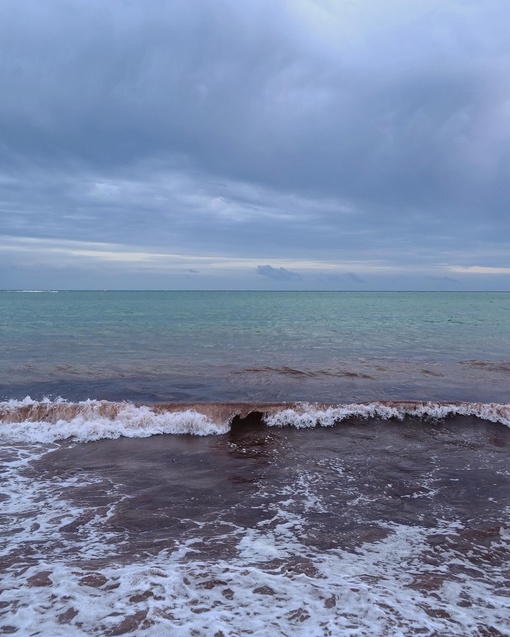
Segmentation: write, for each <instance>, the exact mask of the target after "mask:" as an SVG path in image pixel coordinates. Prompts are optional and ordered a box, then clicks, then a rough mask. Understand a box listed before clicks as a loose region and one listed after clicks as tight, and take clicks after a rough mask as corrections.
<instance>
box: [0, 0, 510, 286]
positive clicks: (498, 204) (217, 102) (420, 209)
mask: <svg viewBox="0 0 510 637" xmlns="http://www.w3.org/2000/svg"><path fill="white" fill-rule="evenodd" d="M509 18H510V8H508V5H507V3H506V2H505V1H504V0H486V1H485V2H479V1H477V2H475V1H468V0H465V1H464V2H459V1H457V0H455V1H454V0H441V2H439V0H427V1H425V0H416V1H415V2H413V3H409V2H404V1H403V0H395V1H394V2H392V3H380V2H379V1H378V0H377V1H376V0H360V1H359V2H357V3H350V2H340V1H339V2H335V3H332V2H328V1H327V0H322V1H318V0H315V1H314V0H307V1H304V2H301V3H296V2H291V1H290V0H289V1H285V0H281V1H279V2H274V1H273V2H269V0H246V1H245V2H242V3H241V2H233V1H232V0H228V1H227V0H214V1H213V0H202V1H200V2H198V1H197V0H187V1H184V0H182V1H179V0H175V1H173V2H166V1H165V2H163V1H159V0H154V1H153V2H151V3H150V5H147V4H146V3H141V2H137V1H129V0H126V1H125V2H115V3H104V2H99V1H98V0H72V1H71V0H59V1H57V0H49V1H48V2H45V3H41V2H36V1H35V0H32V1H30V0H18V1H17V2H16V3H12V2H7V0H0V82H1V84H0V85H1V86H2V99H1V100H0V140H1V141H0V234H1V235H3V236H6V237H18V238H20V239H22V238H23V237H30V238H33V239H44V240H47V241H50V240H52V241H58V240H79V241H82V242H85V243H87V242H89V243H93V242H96V243H97V242H104V243H108V244H112V245H116V246H118V248H116V249H117V250H118V251H119V252H120V251H123V250H124V251H126V250H127V251H130V250H131V251H136V250H138V251H147V252H157V253H158V254H159V253H162V252H167V253H172V254H179V255H183V256H185V257H201V256H207V257H211V258H218V259H226V258H228V259H233V260H237V262H239V260H240V259H243V258H245V259H253V260H254V262H255V265H254V264H253V263H251V262H250V263H246V272H250V273H251V275H250V276H252V277H254V282H253V285H257V282H260V281H261V280H262V279H261V277H260V276H258V277H257V275H256V261H258V263H261V262H262V263H264V262H265V263H268V262H271V263H272V264H273V265H269V264H268V266H267V267H270V268H271V270H268V271H267V272H272V273H273V274H274V272H281V271H289V272H291V273H296V274H297V276H299V277H300V278H301V279H302V281H303V285H304V286H305V287H310V286H312V287H313V286H314V285H318V286H320V285H323V284H325V283H324V282H325V281H326V280H327V279H328V277H330V278H329V281H330V283H331V285H332V286H333V287H336V286H337V285H338V284H339V281H343V282H344V284H352V285H354V284H358V285H362V284H364V283H365V282H366V284H367V285H368V286H369V287H370V286H371V285H372V286H373V285H375V284H374V279H371V278H370V276H372V277H375V276H378V277H379V280H380V283H378V284H377V285H381V286H383V287H384V286H386V285H395V284H396V283H395V280H394V279H392V278H391V277H394V276H397V277H398V276H401V277H403V279H402V281H404V280H405V283H402V285H408V283H409V281H411V283H410V284H411V285H417V286H420V285H421V283H419V280H421V281H422V282H423V285H431V286H432V287H434V285H435V284H438V282H441V281H443V282H445V284H446V283H447V284H451V282H452V281H453V280H454V279H459V276H460V278H462V277H464V279H465V280H466V281H467V280H468V279H466V277H467V276H468V275H469V276H471V277H472V276H475V279H473V278H471V279H469V285H470V286H478V285H482V284H481V283H479V282H478V281H479V277H482V278H484V280H485V281H488V280H489V279H488V278H487V277H492V278H490V284H488V285H489V287H505V286H506V287H507V288H508V287H509V286H510V283H509V275H510V271H509V270H508V269H509V268H510V263H509V259H508V236H510V223H509V218H510V215H509V212H508V202H509V201H510V180H509V179H508V174H509V169H510V165H509V162H510V110H509V109H508V104H509V103H510V101H509V100H510V84H509V82H508V77H510V39H509V38H508V27H507V24H508V21H509ZM9 245H10V248H9V250H8V251H7V248H6V247H5V246H7V242H5V243H4V248H5V249H4V251H3V252H2V246H1V245H0V273H2V272H5V277H8V273H9V271H11V272H12V271H14V270H16V269H17V268H21V269H23V268H24V270H25V271H26V273H27V276H28V270H29V266H28V265H27V259H26V251H25V252H23V251H19V250H18V251H16V249H15V246H14V244H9ZM48 245H49V244H46V243H41V244H39V251H38V252H37V250H35V248H34V250H33V262H34V267H35V266H36V262H37V259H39V261H38V263H39V266H38V267H42V266H44V264H46V267H48V268H57V270H58V268H59V262H58V258H57V256H55V255H57V252H58V251H57V252H55V251H53V252H51V250H50V249H49V248H48ZM36 254H38V255H39V256H38V257H37V258H36ZM51 254H53V256H54V257H55V258H54V259H50V258H49V256H48V255H50V256H51ZM58 254H60V253H58ZM60 263H61V264H62V263H64V262H63V261H61V262H60ZM98 263H99V261H98ZM101 263H103V261H101ZM126 263H127V262H126ZM282 263H283V264H282ZM300 263H301V265H300ZM321 264H324V267H323V268H322V270H321ZM335 264H336V265H335ZM89 265H90V264H89ZM196 265H197V263H191V264H189V263H188V264H184V265H182V268H183V270H182V271H183V272H184V271H185V270H186V269H187V270H188V273H187V275H186V276H187V279H183V280H182V281H183V282H182V285H186V281H187V280H189V279H190V278H193V281H196V285H197V286H200V285H206V283H205V282H204V279H203V278H201V276H202V274H203V273H207V272H209V273H210V274H211V272H212V271H209V270H207V267H206V266H205V265H204V267H201V266H200V267H193V266H196ZM73 267H75V268H78V269H79V268H80V267H89V266H86V264H85V262H83V263H82V266H80V263H79V259H78V257H77V258H76V262H75V263H74V265H73ZM158 267H163V266H162V265H160V266H158ZM165 267H168V268H169V272H173V273H174V274H175V275H176V276H177V274H178V267H177V266H175V267H174V266H170V265H167V266H165ZM172 267H174V270H172ZM236 267H237V266H236V265H235V264H234V263H232V264H230V265H228V264H227V263H225V270H224V271H222V274H221V276H220V275H219V274H217V277H218V279H217V280H218V283H217V284H218V286H220V287H222V286H226V287H228V285H229V281H230V280H231V279H230V278H229V275H228V274H227V270H228V268H230V271H231V273H232V276H234V277H235V276H237V275H235V272H236ZM239 267H240V266H239ZM263 267H266V266H263ZM335 267H337V270H336V271H335V272H333V271H332V269H333V270H334V268H335ZM175 268H177V269H175ZM455 268H457V270H455ZM459 268H460V270H459ZM466 268H470V269H466ZM491 268H492V270H491ZM241 269H242V268H241ZM190 270H199V272H197V273H196V274H195V273H194V275H193V277H189V271H190ZM240 271H241V270H239V272H240ZM48 272H50V270H48ZM52 272H53V271H52ZM267 272H266V276H265V278H266V279H268V280H269V279H272V280H277V281H279V282H281V283H282V284H283V283H285V282H286V281H290V280H289V279H287V280H286V279H284V278H279V279H278V277H275V276H270V275H268V274H267ZM346 272H348V274H347V275H345V273H346ZM452 273H454V274H453V276H450V275H452ZM48 276H50V274H48ZM51 276H53V277H55V274H54V273H52V274H51ZM94 276H95V275H94V274H93V273H91V274H90V278H89V281H90V284H89V285H90V286H91V287H94V281H95V280H96V279H95V278H94ZM118 276H119V278H117V279H116V281H118V282H119V285H122V278H121V275H118ZM182 276H185V275H184V274H183V275H182ZM211 276H212V274H211ZM239 276H241V274H239ZM242 276H248V275H247V274H246V275H244V274H243V275H242ZM147 277H149V275H148V274H147ZM335 277H337V278H336V279H335ZM338 277H340V278H338ZM406 277H407V278H406ZM409 277H411V278H409ZM413 277H414V278H413ZM420 277H421V279H420ZM434 277H435V278H434ZM476 277H478V278H476ZM57 278H58V277H57ZM64 278H65V277H64ZM64 278H62V281H64ZM15 280H16V281H18V280H25V279H19V278H16V277H14V278H12V281H15ZM84 280H85V281H86V280H87V277H86V275H85V279H84ZM149 280H150V278H147V279H144V281H149ZM5 281H6V283H5V284H4V285H3V286H2V285H0V287H10V286H11V284H10V283H9V280H8V278H5ZM153 281H154V285H159V284H160V282H159V279H158V280H157V281H156V279H153ZM176 281H177V279H176ZM243 281H244V284H243V283H242V282H241V279H239V282H238V284H239V285H241V286H243V285H246V286H248V287H249V286H250V285H251V283H250V282H249V281H248V280H247V279H243ZM321 281H322V283H320V282H321ZM333 281H336V282H335V283H333ZM413 281H414V283H413ZM425 281H428V284H426V283H424V282H425ZM434 282H435V283H434ZM146 284H147V285H150V283H146ZM176 284H178V285H180V283H176ZM50 285H51V284H50ZM62 285H64V286H65V285H66V283H65V282H63V283H62ZM207 285H214V283H212V282H209V283H207ZM396 285H398V283H397V284H396ZM483 285H486V284H485V283H484V284H483ZM483 285H482V287H483Z"/></svg>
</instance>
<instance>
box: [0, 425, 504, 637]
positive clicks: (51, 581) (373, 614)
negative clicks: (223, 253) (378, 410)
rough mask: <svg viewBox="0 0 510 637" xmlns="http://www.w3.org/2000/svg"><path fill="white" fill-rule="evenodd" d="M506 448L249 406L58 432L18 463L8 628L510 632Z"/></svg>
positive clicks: (477, 428)
mask: <svg viewBox="0 0 510 637" xmlns="http://www.w3.org/2000/svg"><path fill="white" fill-rule="evenodd" d="M509 449H510V429H509V428H508V427H505V426H502V425H499V424H492V423H488V422H484V421H481V420H479V419H477V418H472V417H454V418H448V419H446V420H443V421H423V420H418V419H410V418H408V419H406V420H404V421H403V422H395V421H383V420H378V419H372V420H368V421H360V420H355V419H353V420H350V421H347V422H344V423H342V424H340V425H337V426H335V427H320V428H315V429H306V430H304V429H303V430H300V429H295V428H292V427H283V428H278V427H267V426H265V425H263V424H262V423H261V422H260V419H258V418H257V416H256V415H253V414H252V415H251V416H249V417H247V418H245V419H239V418H238V419H236V420H235V421H234V423H233V425H232V430H231V431H230V433H228V434H225V435H222V436H206V437H198V436H188V435H161V436H153V437H151V438H145V439H125V438H120V439H117V440H101V441H98V442H89V443H83V444H75V445H72V446H71V445H67V444H61V445H60V446H59V447H58V448H54V447H53V449H52V450H51V451H50V452H47V453H44V454H42V455H41V456H40V458H39V459H36V460H34V461H32V462H30V463H28V464H26V466H25V467H24V468H22V469H20V475H21V477H22V482H21V483H20V484H21V485H22V488H23V489H25V490H26V491H27V492H28V491H29V490H30V489H32V490H33V493H32V495H31V496H30V497H32V505H31V506H28V507H25V508H24V509H20V510H18V511H15V510H13V511H12V512H11V517H10V519H9V529H10V530H9V534H8V542H7V548H5V547H4V550H3V551H2V557H1V558H0V568H1V570H2V572H3V573H4V574H5V576H4V577H3V578H2V580H3V581H2V585H1V586H0V589H1V590H2V594H1V595H0V633H4V634H6V633H14V632H17V634H20V635H21V634H22V635H36V634H40V635H49V634H51V635H54V636H58V635H82V634H83V635H88V634H95V635H120V634H136V635H138V634H147V635H167V634H172V635H174V634H175V635H192V634H195V635H218V636H220V635H224V636H226V635H245V634H246V635H248V634H257V635H266V634H267V635H278V634H282V635H287V634H288V635H307V636H309V635H335V634H343V635H344V634H345V635H365V634H366V635H368V634H381V635H382V634H388V635H398V634H402V635H410V634H421V635H459V634H463V635H493V636H497V635H509V634H510V620H509V619H508V618H509V617H510V561H509V558H510V542H509V540H510V488H509V487H510V470H509V468H508V457H509ZM23 481H24V482H23ZM23 485H24V486H23ZM25 495H26V494H25ZM12 497H13V498H14V499H15V496H12ZM27 626H33V627H34V628H33V630H32V629H30V628H28V629H27ZM27 630H28V631H30V630H32V632H27ZM37 630H39V632H37ZM193 631H195V632H193ZM264 631H266V632H264ZM338 631H342V632H341V633H339V632H338Z"/></svg>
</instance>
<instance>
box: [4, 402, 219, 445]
mask: <svg viewBox="0 0 510 637" xmlns="http://www.w3.org/2000/svg"><path fill="white" fill-rule="evenodd" d="M0 421H1V424H0V439H2V440H4V441H7V442H30V443H34V442H37V443H44V442H46V443H51V442H55V441H57V440H66V439H71V440H74V441H76V442H88V441H93V440H101V439H106V438H120V437H125V438H147V437H149V436H155V435H158V434H193V435H197V436H207V435H213V434H222V433H226V432H227V431H228V423H215V422H213V421H212V420H211V419H210V418H208V417H207V416H206V415H205V414H202V413H199V412H197V411H195V410H194V409H183V410H179V411H159V412H158V411H154V410H153V409H151V408H150V407H149V406H147V405H134V404H132V403H111V402H108V401H97V400H87V401H83V402H79V403H68V402H66V401H65V400H63V399H57V400H55V401H50V400H44V401H33V400H32V399H31V398H30V397H26V398H25V399H24V400H21V401H17V400H10V401H6V402H3V403H0Z"/></svg>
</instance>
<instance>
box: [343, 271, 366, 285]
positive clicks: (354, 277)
mask: <svg viewBox="0 0 510 637" xmlns="http://www.w3.org/2000/svg"><path fill="white" fill-rule="evenodd" d="M345 276H346V277H347V278H348V279H350V280H351V281H354V283H363V279H362V278H361V277H360V276H358V275H357V274H356V273H355V272H346V273H345Z"/></svg>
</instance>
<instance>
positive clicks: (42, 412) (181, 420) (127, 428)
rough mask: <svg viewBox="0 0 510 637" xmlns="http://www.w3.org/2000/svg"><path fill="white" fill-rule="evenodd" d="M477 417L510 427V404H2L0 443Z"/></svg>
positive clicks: (0, 407) (386, 402)
mask: <svg viewBox="0 0 510 637" xmlns="http://www.w3.org/2000/svg"><path fill="white" fill-rule="evenodd" d="M453 416H474V417H476V418H480V419H482V420H487V421H490V422H494V423H500V424H503V425H506V426H508V427H510V404H507V403H506V404H501V403H478V402H451V403H448V402H431V401H424V402H417V401H380V402H369V403H350V404H319V403H279V404H266V403H253V404H250V403H193V404H191V403H190V404H176V403H174V404H151V405H149V404H134V403H129V402H110V401H100V400H86V401H81V402H68V401H66V400H64V399H62V398H58V399H55V400H50V399H45V400H42V401H35V400H32V399H31V398H30V397H28V396H27V397H26V398H25V399H23V400H8V401H4V402H0V440H3V441H5V442H28V443H35V442H37V443H49V442H55V441H58V440H71V441H74V442H88V441H94V440H101V439H107V438H110V439H115V438H121V437H125V438H147V437H149V436H154V435H158V434H191V435H196V436H209V435H220V434H225V433H228V432H229V431H230V429H231V427H232V426H234V425H235V426H238V425H240V424H242V422H243V421H245V420H247V419H251V420H254V419H255V420H258V421H260V422H262V423H264V424H265V425H267V426H268V427H286V426H290V427H295V428H313V427H331V426H333V425H336V424H338V423H341V422H343V421H346V420H352V419H363V420H367V419H372V418H374V419H383V420H389V419H395V420H403V419H404V418H408V417H411V418H418V419H425V420H427V419H432V420H438V419H443V418H448V417H453Z"/></svg>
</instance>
